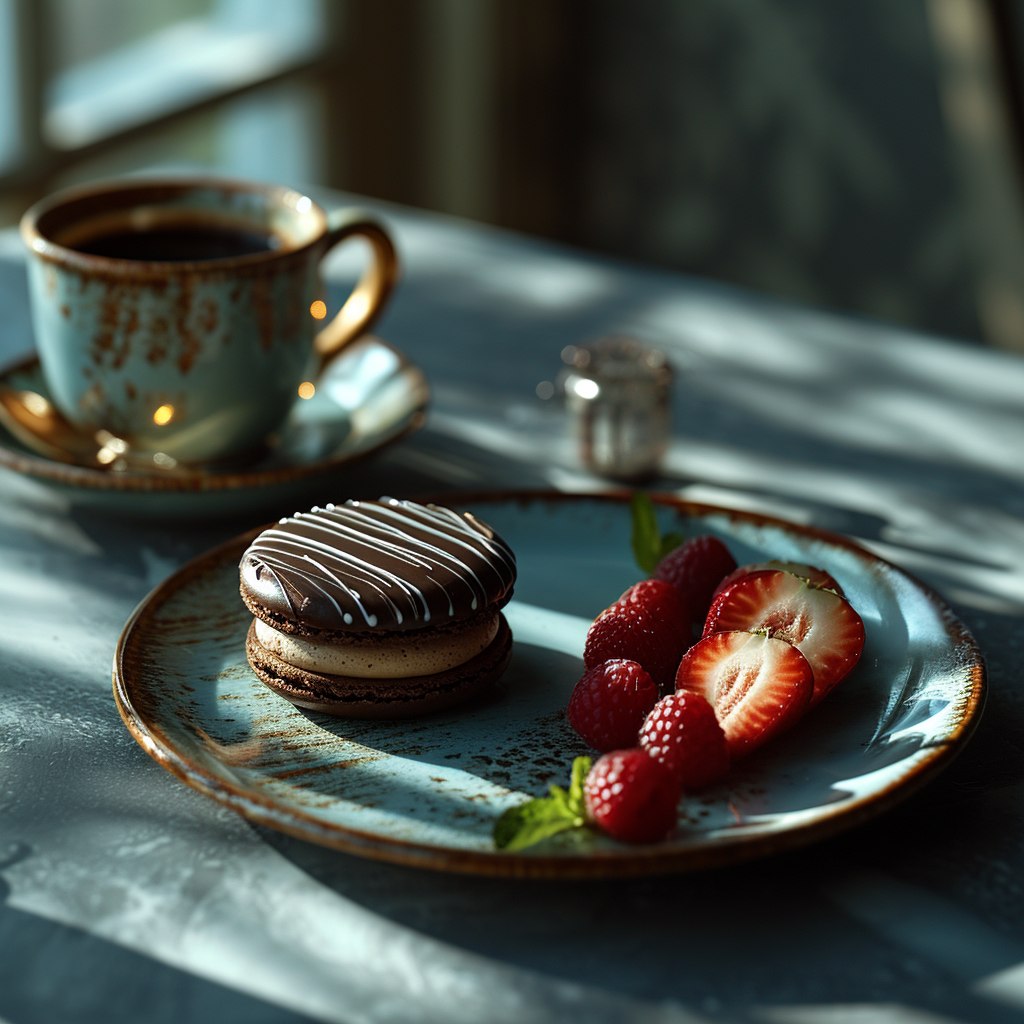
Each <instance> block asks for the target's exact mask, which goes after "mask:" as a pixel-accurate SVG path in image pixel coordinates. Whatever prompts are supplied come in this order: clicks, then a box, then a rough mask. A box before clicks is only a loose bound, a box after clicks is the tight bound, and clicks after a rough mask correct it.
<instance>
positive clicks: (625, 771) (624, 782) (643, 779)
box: [583, 747, 680, 843]
mask: <svg viewBox="0 0 1024 1024" xmlns="http://www.w3.org/2000/svg"><path fill="white" fill-rule="evenodd" d="M679 791H680V788H679V780H678V779H676V777H675V776H674V775H673V774H672V772H671V771H670V770H669V769H668V768H666V767H665V766H664V765H663V764H662V763H661V762H660V761H655V760H654V758H653V757H651V756H650V754H648V753H647V752H646V751H644V750H641V749H640V748H639V747H634V748H633V749H632V750H613V751H612V752H611V753H609V754H604V755H602V756H601V757H600V758H598V760H597V764H595V765H594V767H593V768H591V769H590V774H588V775H587V778H586V781H585V782H584V783H583V800H584V804H585V806H586V809H587V817H588V818H589V819H590V820H591V821H592V822H593V823H594V824H595V825H597V826H598V827H599V828H602V829H604V831H605V832H607V833H608V834H609V835H610V836H612V837H613V838H614V839H619V840H621V841H622V842H624V843H654V842H657V841H658V840H659V839H664V838H665V836H667V835H668V834H669V832H671V831H672V829H673V828H674V827H675V824H676V804H677V803H678V802H679Z"/></svg>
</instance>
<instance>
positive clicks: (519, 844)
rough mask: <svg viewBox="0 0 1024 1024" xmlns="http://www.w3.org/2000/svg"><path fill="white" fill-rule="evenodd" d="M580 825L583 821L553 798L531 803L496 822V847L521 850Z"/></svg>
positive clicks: (511, 810)
mask: <svg viewBox="0 0 1024 1024" xmlns="http://www.w3.org/2000/svg"><path fill="white" fill-rule="evenodd" d="M577 824H582V822H578V821H577V819H576V817H575V815H572V814H568V813H566V810H565V807H564V805H563V804H561V803H560V802H558V801H557V800H554V799H552V798H551V797H540V798H538V799H537V800H528V801H527V802H526V803H525V804H520V805H519V806H518V807H510V808H509V809H508V810H507V811H505V813H504V814H503V815H502V816H501V817H500V818H498V820H497V821H496V822H495V823H494V845H495V846H496V847H497V848H498V849H499V850H510V851H511V850H522V849H525V848H526V847H527V846H533V844H534V843H539V842H540V841H541V840H542V839H547V838H548V837H549V836H553V835H557V834H558V833H559V832H564V831H565V830H566V829H569V828H575V827H576V826H577Z"/></svg>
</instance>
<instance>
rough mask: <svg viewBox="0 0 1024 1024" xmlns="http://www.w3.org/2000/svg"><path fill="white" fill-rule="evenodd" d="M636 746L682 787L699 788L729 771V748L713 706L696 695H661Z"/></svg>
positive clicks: (683, 693) (684, 692)
mask: <svg viewBox="0 0 1024 1024" xmlns="http://www.w3.org/2000/svg"><path fill="white" fill-rule="evenodd" d="M640 746H641V747H642V748H643V749H644V750H646V751H647V753H648V754H650V755H651V757H653V758H654V759H655V761H661V763H662V764H664V765H666V766H667V767H668V768H670V769H671V770H672V773H673V774H674V775H675V777H676V778H677V779H679V781H680V783H681V784H682V787H683V789H686V790H689V789H700V788H701V787H702V786H707V785H709V784H710V783H712V782H715V781H716V780H717V779H719V778H721V777H722V776H723V775H724V774H725V773H726V772H727V771H728V770H729V747H728V745H727V744H726V742H725V733H724V732H722V727H721V726H720V725H719V724H718V719H717V718H715V709H714V708H713V707H712V706H711V705H710V704H709V703H708V702H707V701H706V700H705V699H704V698H703V697H702V696H701V695H700V694H699V693H694V692H692V691H690V690H679V691H677V692H676V693H673V694H670V695H669V696H668V697H663V698H662V699H661V700H660V701H658V703H657V704H655V705H654V710H653V711H652V712H651V713H650V714H649V715H648V716H647V718H646V719H645V720H644V724H643V726H642V728H641V729H640Z"/></svg>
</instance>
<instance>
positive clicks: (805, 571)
mask: <svg viewBox="0 0 1024 1024" xmlns="http://www.w3.org/2000/svg"><path fill="white" fill-rule="evenodd" d="M758 569H780V570H781V571H782V572H791V573H792V574H793V575H794V576H800V577H801V578H802V579H805V580H810V582H811V583H813V584H814V585H815V586H818V587H821V588H823V589H824V590H834V591H835V592H836V593H837V594H838V595H839V596H840V597H845V595H844V594H843V588H842V587H841V586H839V584H838V583H837V582H836V579H835V577H834V576H832V575H831V574H830V573H827V572H825V570H824V569H817V568H815V567H814V566H813V565H805V564H804V563H803V562H780V561H779V560H778V559H777V558H773V559H772V560H771V561H770V562H752V563H751V564H750V565H741V566H740V567H739V568H738V569H736V570H735V571H734V572H731V573H729V575H728V576H726V577H725V579H724V580H722V582H721V583H719V584H718V586H717V587H715V593H714V597H718V595H719V594H720V593H721V592H722V591H723V590H725V588H726V587H729V586H732V584H733V583H735V582H736V581H737V580H738V579H739V578H740V577H741V576H746V575H747V573H748V572H757V571H758ZM714 597H713V598H712V601H713V600H714Z"/></svg>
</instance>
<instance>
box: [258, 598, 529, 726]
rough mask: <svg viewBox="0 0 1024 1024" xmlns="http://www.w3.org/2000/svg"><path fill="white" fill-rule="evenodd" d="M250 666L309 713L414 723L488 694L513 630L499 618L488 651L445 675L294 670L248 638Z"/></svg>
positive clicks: (506, 657)
mask: <svg viewBox="0 0 1024 1024" xmlns="http://www.w3.org/2000/svg"><path fill="white" fill-rule="evenodd" d="M245 653H246V657H247V659H248V661H249V666H250V667H251V668H252V670H253V672H255V673H256V675H257V676H258V677H259V679H260V680H261V682H263V683H264V684H265V685H266V686H267V687H268V688H269V689H271V690H273V691H274V692H275V693H276V694H278V695H279V696H281V697H284V698H285V699H286V700H289V701H291V703H292V704H295V705H296V706H297V707H301V708H305V709H306V710H308V711H319V712H322V713H324V714H328V715H337V716H339V717H344V718H415V717H419V716H421V715H427V714H431V713H433V712H435V711H443V710H445V709H446V708H449V707H453V706H454V705H456V704H461V703H462V702H463V701H466V700H468V699H469V698H471V697H473V696H475V695H476V694H478V693H481V692H483V691H484V690H486V689H488V688H489V687H490V686H491V685H492V684H494V683H495V682H496V681H497V680H498V678H499V677H500V676H501V674H502V673H503V672H504V671H505V669H506V668H507V667H508V663H509V660H510V659H511V657H512V630H511V629H510V628H509V625H508V622H506V620H505V616H504V615H499V622H498V633H497V636H495V638H494V640H493V641H492V642H491V644H490V646H488V647H487V648H486V649H485V650H484V651H482V652H481V653H480V654H478V655H477V656H476V657H475V658H473V659H472V660H470V661H468V662H466V663H465V664H464V665H460V666H459V667H458V668H453V669H450V670H448V671H447V672H438V673H437V674H435V675H429V676H406V677H405V678H401V679H359V678H356V677H354V676H332V675H321V674H319V673H316V672H309V671H307V670H305V669H298V668H295V667H294V666H293V665H289V664H288V663H287V662H285V661H282V660H281V659H280V658H278V657H277V656H276V655H274V654H271V653H270V652H269V651H267V650H266V648H264V647H263V646H262V645H261V644H260V643H259V641H258V640H257V639H256V627H255V624H253V625H252V626H250V628H249V633H248V636H247V637H246V643H245Z"/></svg>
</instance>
